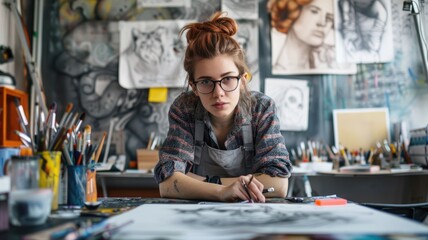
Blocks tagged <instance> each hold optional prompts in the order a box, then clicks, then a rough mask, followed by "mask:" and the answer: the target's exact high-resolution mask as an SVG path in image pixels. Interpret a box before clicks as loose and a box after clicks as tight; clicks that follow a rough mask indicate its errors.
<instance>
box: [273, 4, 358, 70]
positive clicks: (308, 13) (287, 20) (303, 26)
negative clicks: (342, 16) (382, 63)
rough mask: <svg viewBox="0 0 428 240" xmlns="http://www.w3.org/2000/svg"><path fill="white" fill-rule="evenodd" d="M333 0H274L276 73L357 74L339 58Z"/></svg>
mask: <svg viewBox="0 0 428 240" xmlns="http://www.w3.org/2000/svg"><path fill="white" fill-rule="evenodd" d="M333 9H334V8H333V0H308V1H296V0H270V1H269V2H268V5H267V10H268V12H269V13H270V17H271V18H270V21H271V28H272V29H271V46H272V47H271V51H272V52H271V54H272V74H353V73H355V72H356V66H355V64H339V63H338V62H337V61H336V53H335V51H336V50H335V48H336V45H335V39H334V11H333Z"/></svg>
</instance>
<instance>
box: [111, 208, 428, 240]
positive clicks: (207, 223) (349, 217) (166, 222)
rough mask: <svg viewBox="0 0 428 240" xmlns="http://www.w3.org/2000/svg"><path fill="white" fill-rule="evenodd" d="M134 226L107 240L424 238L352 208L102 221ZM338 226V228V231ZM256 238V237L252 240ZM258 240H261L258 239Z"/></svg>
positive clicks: (189, 211)
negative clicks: (301, 236)
mask: <svg viewBox="0 0 428 240" xmlns="http://www.w3.org/2000/svg"><path fill="white" fill-rule="evenodd" d="M130 219H132V220H133V221H134V222H133V223H131V224H128V225H126V226H125V227H123V228H120V229H118V232H117V234H115V235H114V236H113V239H175V240H178V239H208V240H211V239H216V240H218V239H222V240H229V239H256V238H255V237H257V236H259V235H260V234H276V233H289V234H296V233H305V234H320V233H328V234H340V233H342V234H343V233H346V234H356V233H364V234H366V233H375V234H385V233H391V232H397V226H400V228H399V231H398V233H412V232H413V233H415V232H419V233H426V232H428V230H427V228H426V227H425V226H422V225H417V224H414V223H413V222H411V221H408V220H406V219H402V218H398V217H393V216H389V215H387V214H385V213H382V212H379V211H376V210H373V209H369V208H365V207H363V206H360V205H357V204H352V203H350V204H347V205H343V206H334V207H318V206H315V205H314V204H304V205H302V204H278V203H266V204H246V203H244V204H242V203H237V204H234V203H214V204H210V203H207V204H206V205H195V204H143V205H141V206H139V207H137V208H134V209H132V210H130V211H127V212H125V213H122V214H119V215H117V216H113V217H111V218H109V219H108V220H107V222H108V223H109V224H120V223H124V222H129V220H130ZM339 226H340V227H339ZM257 239H259V238H257ZM263 239H264V238H263Z"/></svg>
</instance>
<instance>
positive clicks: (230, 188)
mask: <svg viewBox="0 0 428 240" xmlns="http://www.w3.org/2000/svg"><path fill="white" fill-rule="evenodd" d="M251 177H252V175H251V174H249V175H245V176H240V177H239V178H236V180H235V181H234V182H233V183H231V184H229V185H227V186H225V187H224V188H223V189H222V190H221V191H220V196H221V201H223V202H238V201H246V200H247V201H251V200H253V201H254V202H258V203H264V202H265V201H266V198H265V196H264V195H263V193H262V191H263V184H262V183H261V182H260V181H259V180H257V178H255V177H253V180H252V181H251V183H250V184H248V183H249V182H250V180H251ZM244 184H245V185H247V189H248V193H249V194H250V196H249V195H248V193H247V190H246V188H245V186H244Z"/></svg>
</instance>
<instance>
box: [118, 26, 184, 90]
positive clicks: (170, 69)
mask: <svg viewBox="0 0 428 240" xmlns="http://www.w3.org/2000/svg"><path fill="white" fill-rule="evenodd" d="M185 23H187V22H186V21H180V20H179V21H172V20H168V21H167V20H165V21H139V22H121V23H120V24H119V29H120V52H121V56H120V59H119V84H120V85H121V86H122V87H124V88H127V89H134V88H150V87H182V86H184V83H183V80H184V79H185V72H184V69H183V66H182V65H183V64H182V59H183V56H184V51H185V45H186V43H185V41H184V38H179V34H178V33H179V30H180V29H181V27H182V26H184V24H185Z"/></svg>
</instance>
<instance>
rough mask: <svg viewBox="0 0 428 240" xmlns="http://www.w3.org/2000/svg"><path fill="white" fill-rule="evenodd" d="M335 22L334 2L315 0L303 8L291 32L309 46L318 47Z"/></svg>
mask: <svg viewBox="0 0 428 240" xmlns="http://www.w3.org/2000/svg"><path fill="white" fill-rule="evenodd" d="M333 22H334V15H333V1H331V0H330V1H326V0H314V1H312V2H310V3H309V4H307V5H305V6H303V7H302V12H301V14H300V16H299V17H298V18H297V20H296V21H295V22H294V24H293V26H292V28H291V31H292V32H293V33H294V34H295V35H296V36H297V38H298V39H300V40H301V41H302V42H304V43H306V44H307V45H310V46H313V47H318V46H320V45H322V44H323V42H324V38H325V37H326V36H327V34H328V33H329V32H330V31H331V30H332V28H333Z"/></svg>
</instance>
